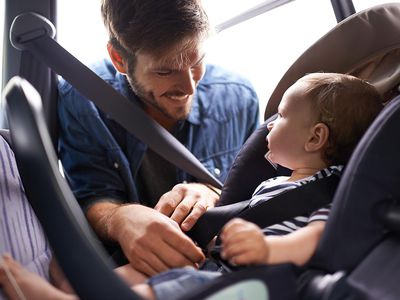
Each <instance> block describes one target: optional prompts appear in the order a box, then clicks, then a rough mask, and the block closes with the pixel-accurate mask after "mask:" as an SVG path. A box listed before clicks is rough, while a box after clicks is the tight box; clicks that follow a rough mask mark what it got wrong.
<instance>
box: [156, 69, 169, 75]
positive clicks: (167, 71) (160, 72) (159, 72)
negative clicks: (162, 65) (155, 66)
mask: <svg viewBox="0 0 400 300" xmlns="http://www.w3.org/2000/svg"><path fill="white" fill-rule="evenodd" d="M156 74H157V75H158V76H168V75H171V74H172V71H169V70H165V71H157V72H156Z"/></svg>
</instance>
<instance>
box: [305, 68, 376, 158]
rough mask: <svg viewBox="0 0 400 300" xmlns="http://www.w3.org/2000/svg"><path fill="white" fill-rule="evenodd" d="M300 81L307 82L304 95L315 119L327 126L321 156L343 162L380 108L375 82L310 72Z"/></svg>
mask: <svg viewBox="0 0 400 300" xmlns="http://www.w3.org/2000/svg"><path fill="white" fill-rule="evenodd" d="M300 81H303V82H305V83H306V84H307V85H308V86H307V87H306V89H305V96H306V98H308V99H310V100H311V101H312V107H313V109H314V111H315V112H316V113H317V119H318V122H321V123H324V124H325V125H327V126H328V128H329V138H328V143H327V147H326V148H325V152H324V157H323V158H324V160H326V161H327V162H328V163H330V164H334V165H337V164H346V163H347V161H348V160H349V158H350V155H351V153H352V152H353V150H354V148H355V147H356V145H357V143H358V142H359V140H360V139H361V137H362V136H363V134H364V132H365V131H366V130H367V128H368V127H369V125H370V124H371V123H372V121H373V120H374V119H375V117H376V116H377V115H378V114H379V112H380V111H381V110H382V108H383V104H382V103H383V100H382V97H381V96H380V94H379V93H378V91H377V90H376V89H375V87H374V86H372V85H371V84H369V83H368V82H366V81H364V80H362V79H359V78H357V77H354V76H350V75H345V74H337V73H312V74H309V75H306V76H304V77H303V78H301V79H300Z"/></svg>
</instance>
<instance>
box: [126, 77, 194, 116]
mask: <svg viewBox="0 0 400 300" xmlns="http://www.w3.org/2000/svg"><path fill="white" fill-rule="evenodd" d="M127 79H128V82H129V85H130V87H131V89H132V91H133V92H134V93H135V94H136V96H137V97H138V98H139V100H140V101H141V102H142V104H143V105H144V106H147V107H151V108H153V109H155V110H157V111H158V112H161V113H162V114H163V115H164V116H165V117H167V118H169V119H171V120H174V121H183V120H185V119H186V118H187V116H188V115H189V112H190V109H191V108H190V109H189V111H188V112H185V114H184V115H183V116H180V117H177V116H175V115H172V114H171V113H170V112H169V111H167V110H166V109H165V108H163V107H161V106H160V105H159V103H158V102H157V100H156V98H155V96H154V93H153V92H147V91H146V90H145V88H144V87H143V85H142V84H140V83H139V82H137V81H136V80H135V79H134V78H133V77H130V76H127Z"/></svg>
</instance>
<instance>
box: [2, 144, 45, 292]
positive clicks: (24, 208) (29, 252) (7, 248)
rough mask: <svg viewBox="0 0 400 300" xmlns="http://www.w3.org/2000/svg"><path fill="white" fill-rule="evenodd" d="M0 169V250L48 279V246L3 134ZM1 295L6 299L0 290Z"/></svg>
mask: <svg viewBox="0 0 400 300" xmlns="http://www.w3.org/2000/svg"><path fill="white" fill-rule="evenodd" d="M0 170H1V171H0V254H1V255H2V254H4V253H9V254H11V256H12V257H13V258H14V259H15V260H17V261H18V262H19V263H21V264H22V265H23V266H24V267H25V268H27V269H28V270H30V271H32V272H34V273H37V274H39V275H40V276H42V277H44V278H46V279H48V278H49V274H48V269H49V263H50V260H51V251H50V246H49V244H48V242H47V240H46V239H45V237H44V233H43V230H42V227H41V225H40V224H39V221H38V220H37V218H36V216H35V214H34V212H33V210H32V207H31V206H30V205H29V203H28V201H27V199H26V196H25V191H24V188H23V186H22V183H21V179H20V176H19V173H18V170H17V166H16V163H15V158H14V153H13V152H12V150H11V149H10V147H9V145H8V143H7V142H6V141H5V140H4V139H3V138H2V137H0ZM0 299H1V300H3V299H6V298H5V297H4V295H3V293H2V292H1V290H0Z"/></svg>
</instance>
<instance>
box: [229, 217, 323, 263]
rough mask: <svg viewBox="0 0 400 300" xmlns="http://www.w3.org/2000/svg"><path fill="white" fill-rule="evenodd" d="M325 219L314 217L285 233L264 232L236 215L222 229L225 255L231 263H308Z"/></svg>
mask: <svg viewBox="0 0 400 300" xmlns="http://www.w3.org/2000/svg"><path fill="white" fill-rule="evenodd" d="M324 227H325V222H323V221H315V222H312V223H310V224H308V225H307V226H306V227H303V228H301V229H299V230H296V231H295V232H293V233H290V234H287V235H284V236H264V234H263V232H262V231H261V229H260V228H259V227H258V226H257V225H255V224H253V223H250V222H247V221H244V220H241V219H233V220H232V221H230V222H228V223H227V224H226V225H225V227H224V228H223V230H222V233H221V240H222V246H223V250H222V257H223V258H225V259H227V260H229V262H230V263H232V264H237V265H248V264H278V263H287V262H291V263H294V264H296V265H303V264H305V263H306V262H307V261H308V260H309V259H310V258H311V256H312V255H313V254H314V252H315V249H316V247H317V245H318V242H319V239H320V236H321V233H322V232H323V229H324Z"/></svg>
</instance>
